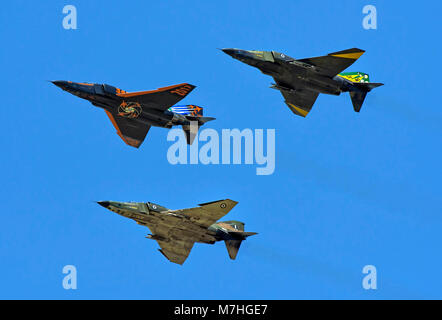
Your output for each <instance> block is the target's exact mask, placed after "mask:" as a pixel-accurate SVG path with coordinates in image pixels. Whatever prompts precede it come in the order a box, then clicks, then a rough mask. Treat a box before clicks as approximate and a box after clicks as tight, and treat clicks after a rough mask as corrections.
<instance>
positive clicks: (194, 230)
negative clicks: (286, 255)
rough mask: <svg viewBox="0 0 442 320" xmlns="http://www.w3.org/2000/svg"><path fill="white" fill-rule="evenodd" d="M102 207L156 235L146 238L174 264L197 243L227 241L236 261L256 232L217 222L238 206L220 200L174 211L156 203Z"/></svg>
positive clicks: (241, 225) (113, 203)
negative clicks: (155, 244)
mask: <svg viewBox="0 0 442 320" xmlns="http://www.w3.org/2000/svg"><path fill="white" fill-rule="evenodd" d="M97 203H98V204H99V205H101V206H103V207H104V208H106V209H109V210H110V211H113V212H116V213H118V214H119V215H121V216H123V217H126V218H130V219H132V220H135V222H136V223H138V224H140V225H143V226H146V227H148V228H149V229H150V231H151V232H152V234H149V235H148V236H147V237H146V238H148V239H153V240H156V241H157V242H158V244H159V245H160V247H161V249H159V251H160V252H161V253H162V254H163V255H164V256H165V257H166V258H167V259H168V260H169V261H171V262H173V263H177V264H183V263H184V261H186V259H187V257H188V256H189V253H190V251H191V250H192V247H193V244H194V243H195V242H199V243H209V244H214V243H215V242H216V241H222V240H224V242H225V244H226V247H227V251H228V253H229V256H230V259H232V260H234V259H235V258H236V255H237V253H238V250H239V247H240V246H241V242H242V241H243V240H245V239H246V238H247V237H249V236H253V235H255V234H257V233H256V232H245V231H244V223H243V222H240V221H224V222H216V221H217V220H218V219H220V218H222V217H223V216H225V215H226V214H227V213H228V212H229V211H230V210H232V209H233V207H234V206H236V204H237V203H238V202H236V201H233V200H229V199H226V200H219V201H213V202H208V203H202V204H200V205H199V207H196V208H189V209H179V210H170V209H167V208H165V207H162V206H160V205H157V204H154V203H152V202H147V203H144V202H116V201H98V202H97Z"/></svg>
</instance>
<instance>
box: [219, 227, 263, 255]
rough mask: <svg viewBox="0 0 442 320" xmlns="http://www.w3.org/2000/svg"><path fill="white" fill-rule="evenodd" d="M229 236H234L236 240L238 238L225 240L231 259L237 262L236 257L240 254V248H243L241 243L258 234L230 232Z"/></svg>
mask: <svg viewBox="0 0 442 320" xmlns="http://www.w3.org/2000/svg"><path fill="white" fill-rule="evenodd" d="M229 234H230V235H232V236H234V237H235V238H236V237H237V238H238V239H233V240H224V242H225V244H226V248H227V252H228V253H229V257H230V259H232V260H235V258H236V255H237V254H238V251H239V247H240V246H241V242H243V240H245V239H246V238H247V237H250V236H253V235H255V234H257V233H256V232H244V231H238V232H235V231H234V232H232V231H229Z"/></svg>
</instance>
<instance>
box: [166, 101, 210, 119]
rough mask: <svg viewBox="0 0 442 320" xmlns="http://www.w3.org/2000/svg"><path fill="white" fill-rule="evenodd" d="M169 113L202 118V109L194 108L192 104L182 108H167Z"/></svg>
mask: <svg viewBox="0 0 442 320" xmlns="http://www.w3.org/2000/svg"><path fill="white" fill-rule="evenodd" d="M169 111H171V112H175V113H179V114H182V115H186V116H194V117H202V116H203V108H202V107H199V106H195V105H193V104H188V105H185V106H184V105H182V106H173V107H170V108H169Z"/></svg>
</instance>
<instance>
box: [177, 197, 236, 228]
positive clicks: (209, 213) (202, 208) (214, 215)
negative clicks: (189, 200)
mask: <svg viewBox="0 0 442 320" xmlns="http://www.w3.org/2000/svg"><path fill="white" fill-rule="evenodd" d="M237 203H238V202H236V201H233V200H230V199H226V200H219V201H213V202H207V203H202V204H200V205H199V207H196V208H189V209H181V210H177V212H178V213H180V214H183V215H185V216H187V217H188V218H189V220H190V221H191V222H193V223H196V224H198V225H200V226H202V227H205V228H208V227H210V226H211V225H212V224H214V223H215V222H216V221H218V220H219V219H221V218H222V217H224V216H225V215H226V214H227V213H229V211H230V210H232V209H233V207H235V206H236V205H237Z"/></svg>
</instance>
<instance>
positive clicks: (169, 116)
mask: <svg viewBox="0 0 442 320" xmlns="http://www.w3.org/2000/svg"><path fill="white" fill-rule="evenodd" d="M51 82H52V83H53V84H55V85H56V86H58V87H60V88H61V89H63V90H65V91H67V92H69V93H72V94H73V95H76V96H77V97H80V98H82V99H86V100H89V101H90V102H91V103H92V104H93V105H94V106H96V107H100V108H103V109H104V111H106V114H107V116H108V117H109V119H110V120H111V122H112V124H113V125H114V127H115V129H116V130H117V133H118V135H119V136H120V137H121V139H123V141H124V142H125V143H126V144H128V145H129V146H132V147H135V148H138V147H139V146H140V145H141V143H143V141H144V138H145V137H146V134H147V133H148V132H149V129H150V127H151V126H155V127H162V128H168V129H169V128H171V127H172V126H178V125H181V126H182V127H183V130H184V132H185V133H186V137H187V143H188V144H192V142H193V140H194V138H195V135H196V133H197V131H198V129H199V127H200V126H202V125H203V124H204V123H206V122H208V121H211V120H214V119H215V118H211V117H203V108H201V107H199V106H195V105H179V106H174V104H176V103H177V102H178V101H180V100H181V99H183V98H184V97H185V96H187V94H189V93H190V92H191V91H192V90H193V89H194V88H195V86H193V85H191V84H188V83H182V84H177V85H173V86H170V87H164V88H160V89H157V90H152V91H141V92H126V91H124V90H121V89H118V88H116V87H113V86H111V85H108V84H95V83H75V82H72V81H51ZM191 124H192V125H191Z"/></svg>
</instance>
